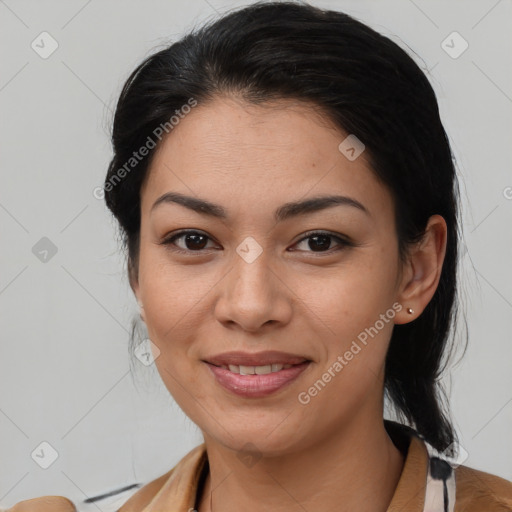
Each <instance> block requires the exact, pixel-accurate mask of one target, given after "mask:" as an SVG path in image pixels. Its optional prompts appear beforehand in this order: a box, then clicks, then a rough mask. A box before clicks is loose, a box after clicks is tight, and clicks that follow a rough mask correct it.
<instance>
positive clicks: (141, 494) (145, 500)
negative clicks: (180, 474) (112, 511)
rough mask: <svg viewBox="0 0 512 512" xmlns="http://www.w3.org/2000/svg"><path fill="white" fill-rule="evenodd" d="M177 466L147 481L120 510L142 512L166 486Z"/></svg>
mask: <svg viewBox="0 0 512 512" xmlns="http://www.w3.org/2000/svg"><path fill="white" fill-rule="evenodd" d="M175 469H176V467H174V468H172V469H171V470H169V471H168V472H167V473H165V474H164V475H162V476H159V477H158V478H155V479H154V480H152V481H151V482H149V483H147V484H146V485H145V486H144V487H142V488H140V489H139V490H138V491H137V492H136V493H135V494H134V495H133V496H132V497H131V498H129V499H128V501H126V503H125V504H124V505H123V506H122V507H121V508H120V509H119V510H118V512H140V511H141V510H143V509H144V508H145V507H146V506H147V505H149V503H150V501H151V500H152V499H153V498H154V497H155V495H156V494H157V493H158V491H160V489H161V488H162V487H163V486H164V484H165V482H167V480H169V478H170V476H171V475H172V473H173V472H174V471H175Z"/></svg>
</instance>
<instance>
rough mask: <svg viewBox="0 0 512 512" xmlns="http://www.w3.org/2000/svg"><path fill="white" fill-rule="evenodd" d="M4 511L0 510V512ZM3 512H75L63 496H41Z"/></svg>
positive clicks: (73, 507)
mask: <svg viewBox="0 0 512 512" xmlns="http://www.w3.org/2000/svg"><path fill="white" fill-rule="evenodd" d="M3 510H4V509H0V512H1V511H3ZM5 512H76V507H75V505H74V504H73V502H72V501H71V500H68V499H67V498H64V497H63V496H41V497H40V498H33V499H31V500H24V501H20V502H19V503H16V505H14V506H13V507H11V508H8V509H7V510H5Z"/></svg>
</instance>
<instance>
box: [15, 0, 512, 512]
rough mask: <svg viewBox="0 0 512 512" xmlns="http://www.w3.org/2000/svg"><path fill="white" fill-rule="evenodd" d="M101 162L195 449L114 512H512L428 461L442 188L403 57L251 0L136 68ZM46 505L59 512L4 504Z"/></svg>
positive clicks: (342, 28)
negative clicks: (194, 429)
mask: <svg viewBox="0 0 512 512" xmlns="http://www.w3.org/2000/svg"><path fill="white" fill-rule="evenodd" d="M113 146H114V157H113V159H112V161H111V164H110V167H109V170H108V174H107V177H106V180H105V187H104V189H105V199H106V203H107V205H108V207H109V208H110V210H111V211H112V213H113V214H114V215H115V217H116V219H117V220H118V221H119V225H120V228H121V230H122V234H123V236H124V241H125V244H126V248H127V252H128V275H129V279H130V284H131V287H132V289H133V291H134V293H135V295H136V297H137V299H138V301H139V304H140V307H141V318H142V319H143V321H144V322H145V324H146V326H147V329H148V333H149V338H150V339H151V341H152V344H151V349H152V351H153V357H154V358H155V364H156V366H157V368H158V371H159V373H160V375H161V377H162V379H163V382H164V383H165V385H166V387H167V389H168V390H169V392H170V393H171V394H172V396H173V398H174V399H175V400H176V402H177V403H178V404H179V405H180V407H181V408H182V409H183V411H184V412H185V413H186V414H187V416H188V417H189V418H191V420H192V421H193V422H194V423H196V424H197V425H198V426H199V428H200V429H201V431H202V433H203V436H204V443H203V444H202V445H200V446H198V447H196V448H195V449H194V450H192V451H191V452H190V453H188V454H187V455H186V456H185V457H184V458H183V459H182V460H181V461H180V462H179V463H178V464H177V465H176V466H175V467H174V468H172V469H171V470H170V471H169V472H168V473H166V474H164V475H162V476H161V477H160V478H158V479H156V480H154V481H153V482H151V483H149V484H147V485H145V486H144V487H143V488H142V489H140V490H139V491H137V492H136V493H135V494H134V495H133V496H132V497H131V498H130V499H129V500H128V501H127V502H126V503H125V504H124V505H123V506H122V507H121V508H120V511H121V512H136V511H137V512H139V511H142V510H143V511H144V512H156V511H162V510H176V511H178V510H179V511H191V510H197V511H199V512H210V511H215V512H217V511H220V510H222V511H223V512H229V511H232V510H239V509H241V508H242V509H243V510H246V511H252V510H261V508H264V509H267V510H272V511H291V510H310V511H311V510H336V511H348V510H358V511H363V512H364V511H368V512H370V511H372V512H374V511H386V510H387V511H393V512H397V511H399V510H403V511H405V510H407V511H418V512H421V511H425V512H426V511H429V512H434V511H436V512H437V511H439V512H441V511H454V510H455V511H462V510H464V511H466V512H472V511H477V510H478V511H482V510H486V511H502V510H512V483H510V482H508V481H506V480H504V479H502V478H499V477H497V476H494V475H491V474H488V473H484V472H481V471H477V470H474V469H471V468H468V467H466V466H463V465H457V464H456V463H454V462H451V463H449V462H447V461H446V460H445V458H446V456H452V455H454V447H455V446H457V444H456V434H455V431H454V429H453V426H452V424H451V421H450V419H449V412H448V411H447V408H446V405H445V403H444V402H443V400H442V397H443V396H444V395H443V392H442V389H441V388H440V385H439V377H440V374H441V372H442V367H443V362H444V361H445V356H446V354H447V353H448V349H449V346H448V342H449V339H448V338H449V329H450V327H451V326H452V325H453V324H454V322H455V320H456V302H455V292H456V279H457V254H458V234H459V224H458V222H459V220H458V195H457V183H456V175H455V170H454V165H453V161H452V155H451V151H450V147H449V144H448V141H447V137H446V134H445V131H444V129H443V126H442V124H441V121H440V119H439V112H438V106H437V101H436V98H435V95H434V92H433V90H432V88H431V86H430V84H429V82H428V80H427V78H426V77H425V76H424V74H423V73H422V72H421V70H420V69H419V68H418V66H417V65H416V64H415V63H414V61H413V60H412V59H411V58H410V57H409V56H408V55H407V54H406V53H405V52H404V51H403V50H401V49H400V48H399V47H398V46H397V45H396V44H395V43H393V42H392V41H390V40H389V39H387V38H385V37H383V36H382V35H380V34H378V33H376V32H375V31H373V30H371V29H370V28H369V27H367V26H365V25H364V24H362V23H360V22H358V21H356V20H354V19H353V18H351V17H349V16H347V15H345V14H342V13H339V12H334V11H323V10H321V9H318V8H314V7H311V6H308V5H299V4H294V3H286V2H282V3H261V4H260V3H258V4H254V5H253V6H251V7H248V8H245V9H241V10H238V11H235V12H233V13H231V14H229V15H227V16H224V17H223V18H221V19H219V20H218V21H216V22H214V23H212V24H210V25H207V26H205V27H203V28H202V29H201V30H199V31H197V32H194V33H191V34H190V35H187V36H186V37H184V38H183V39H182V40H181V41H179V42H177V43H175V44H173V45H172V46H170V47H169V48H167V49H165V50H163V51H161V52H159V53H157V54H155V55H153V56H151V57H149V58H148V59H146V61H145V62H143V63H142V64H141V65H140V66H139V67H138V68H137V69H136V70H135V71H134V72H133V73H132V75H131V76H130V78H129V79H128V81H127V83H126V84H125V86H124V89H123V91H122V93H121V97H120V99H119V102H118V105H117V110H116V116H115V120H114V128H113ZM384 398H386V399H387V400H388V402H389V405H390V406H392V407H393V408H394V411H395V413H396V419H397V420H399V421H397V422H395V421H389V420H384V419H383V417H384ZM45 499H46V500H47V505H45V503H44V500H45ZM45 506H48V507H50V508H51V510H62V511H64V510H74V506H73V505H72V504H71V502H69V500H66V499H65V498H59V497H47V498H39V499H36V500H31V501H27V502H21V503H19V504H18V505H16V506H15V507H14V508H13V509H11V510H12V511H16V512H18V511H21V510H44V507H45ZM59 507H60V508H59Z"/></svg>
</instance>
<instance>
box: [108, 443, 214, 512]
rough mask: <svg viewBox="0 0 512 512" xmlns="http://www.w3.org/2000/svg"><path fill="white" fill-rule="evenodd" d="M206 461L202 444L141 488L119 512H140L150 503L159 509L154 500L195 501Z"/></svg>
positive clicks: (158, 504)
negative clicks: (171, 498)
mask: <svg viewBox="0 0 512 512" xmlns="http://www.w3.org/2000/svg"><path fill="white" fill-rule="evenodd" d="M206 461H207V454H206V448H205V444H204V443H202V444H201V445H199V446H196V447H195V448H193V449H192V450H190V451H189V452H188V453H187V454H186V455H185V456H184V457H183V458H182V459H181V460H179V461H178V463H177V464H176V465H175V466H174V467H173V468H172V469H170V470H169V471H167V473H165V474H163V475H162V476H159V477H158V478H156V479H154V480H152V481H150V482H149V483H147V484H146V485H144V486H143V487H142V488H140V489H139V490H138V491H137V492H136V493H135V494H134V495H132V496H131V498H129V499H128V501H126V502H125V503H124V504H123V506H122V507H121V508H120V509H119V510H118V511H117V512H140V511H141V510H143V509H144V508H145V507H147V506H148V505H149V504H150V503H151V505H152V506H156V509H158V507H159V506H160V502H159V501H158V503H156V505H155V501H154V500H163V501H168V500H169V497H170V496H172V497H173V498H174V499H179V500H182V502H187V501H189V500H191V499H195V497H196V492H197V488H198V483H199V479H200V476H201V472H202V469H203V467H204V465H205V462H206Z"/></svg>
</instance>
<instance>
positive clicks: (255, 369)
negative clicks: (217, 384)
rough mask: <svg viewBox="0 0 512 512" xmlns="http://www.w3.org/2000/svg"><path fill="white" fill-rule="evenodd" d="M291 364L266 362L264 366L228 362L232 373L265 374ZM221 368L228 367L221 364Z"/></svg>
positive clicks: (288, 366) (289, 366)
mask: <svg viewBox="0 0 512 512" xmlns="http://www.w3.org/2000/svg"><path fill="white" fill-rule="evenodd" d="M291 367H292V365H291V364H279V363H273V364H267V365H265V366H244V365H240V366H238V365H236V364H230V365H229V371H230V372H233V373H239V374H240V375H266V374H268V373H274V372H279V371H281V370H283V369H286V368H291ZM222 368H225V369H226V370H227V369H228V368H227V367H226V366H222Z"/></svg>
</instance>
